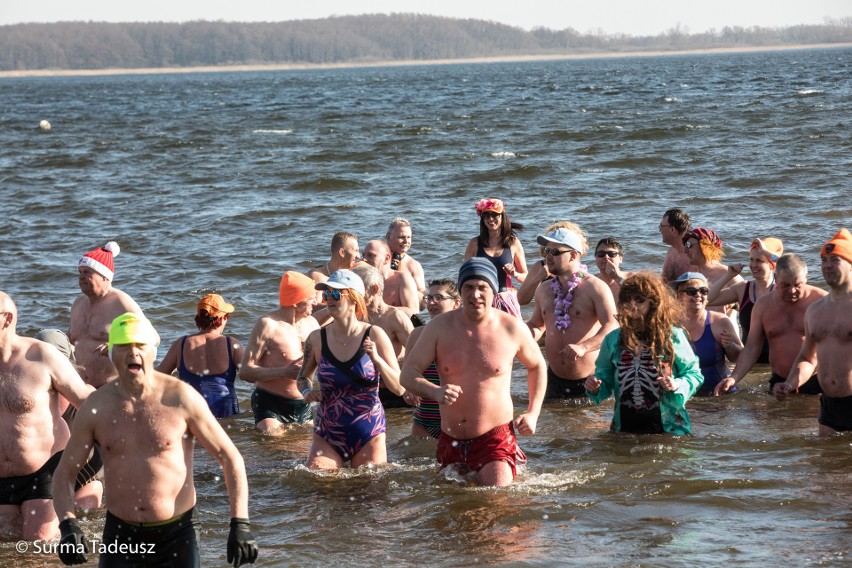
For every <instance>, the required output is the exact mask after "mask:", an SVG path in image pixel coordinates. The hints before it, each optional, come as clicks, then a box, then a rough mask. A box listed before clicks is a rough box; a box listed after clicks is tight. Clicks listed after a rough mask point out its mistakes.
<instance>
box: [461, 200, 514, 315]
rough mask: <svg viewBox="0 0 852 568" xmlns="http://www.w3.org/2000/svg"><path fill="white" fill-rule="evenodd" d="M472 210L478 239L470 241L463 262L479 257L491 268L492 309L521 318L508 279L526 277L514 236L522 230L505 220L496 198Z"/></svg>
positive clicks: (502, 208)
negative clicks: (494, 279)
mask: <svg viewBox="0 0 852 568" xmlns="http://www.w3.org/2000/svg"><path fill="white" fill-rule="evenodd" d="M474 207H475V208H476V214H477V215H478V216H479V236H478V237H474V238H472V239H470V242H469V243H468V244H467V250H465V252H464V259H465V260H467V259H469V258H473V257H474V256H481V257H482V258H485V259H487V260H488V261H489V262H491V264H493V265H494V268H496V269H497V275H498V276H499V278H498V283H499V285H500V288H499V291H498V293H497V295H496V296H494V307H495V308H497V309H500V310H502V311H504V312H506V313H509V314H512V315H513V316H516V317H518V318H521V317H522V316H521V305H520V304H519V303H518V293H517V291H516V290H515V288H514V287H513V286H512V277H514V278H515V279H516V280H517V281H518V282H520V283H523V282H524V279H525V278H526V275H527V261H526V257H525V255H524V247H523V246H521V241H520V239H518V234H517V232H518V231H522V230H523V228H524V227H523V225H521V224H519V223H512V221H510V220H509V215H508V214H507V213H506V210H505V209H506V208H505V205H504V204H503V202H502V201H500V200H499V199H481V200H480V201H478V202H477V203H476V204H474Z"/></svg>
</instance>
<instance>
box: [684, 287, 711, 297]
mask: <svg viewBox="0 0 852 568" xmlns="http://www.w3.org/2000/svg"><path fill="white" fill-rule="evenodd" d="M682 291H683V293H684V294H686V295H687V296H690V297H694V296H696V295H697V294H701V295H702V296H706V295H707V294H709V293H710V289H709V288H704V287H701V288H686V289H685V290H682Z"/></svg>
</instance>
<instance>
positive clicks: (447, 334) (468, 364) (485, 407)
mask: <svg viewBox="0 0 852 568" xmlns="http://www.w3.org/2000/svg"><path fill="white" fill-rule="evenodd" d="M458 286H459V290H460V292H461V300H462V306H461V308H460V309H457V310H452V311H450V312H446V313H443V314H439V315H437V316H435V318H434V319H432V320H431V321H430V323H429V324H428V325H427V326H426V327H425V328H424V330H423V332H422V333H421V335H420V338H419V339H418V340H417V344H416V346H415V348H414V349H413V350H412V352H411V353H409V354H408V355H406V357H405V363H404V365H403V368H402V374H401V376H400V381H401V383H402V386H404V387H405V388H406V389H409V390H410V391H412V393H413V394H415V395H417V396H420V397H422V398H425V399H428V400H435V401H437V402H438V403H439V404H440V405H441V434H440V437H439V439H438V450H437V456H438V461H439V462H440V463H441V465H442V466H448V465H451V464H456V463H460V464H465V465H466V466H467V467H469V468H471V469H473V470H475V471H477V472H478V479H479V483H480V484H482V485H495V486H503V485H509V484H511V483H512V480H513V479H514V477H515V475H516V473H517V468H516V466H517V464H518V463H523V462H524V461H525V460H526V458H525V456H524V454H523V452H522V451H521V449H520V447H519V446H518V443H517V440H516V438H515V428H517V430H518V432H519V433H520V434H523V435H532V434H534V433H535V428H536V423H537V421H538V416H539V413H540V411H541V403H542V400H543V399H544V390H545V387H546V383H547V374H546V371H545V362H544V358H543V357H542V355H541V350H540V349H539V347H538V345H537V344H536V342H535V341H534V340H533V338H532V336H531V335H530V333H529V330H527V329H526V328H525V327H524V325H523V323H521V321H520V320H519V319H518V318H516V317H513V316H511V315H509V314H507V313H505V312H502V311H500V310H498V309H495V308H493V307H492V302H493V301H494V296H495V295H496V294H497V290H498V284H497V270H496V269H495V268H494V265H493V264H491V263H490V262H488V261H487V260H486V259H484V258H478V257H474V258H471V259H468V260H467V261H465V263H464V264H462V266H461V268H460V269H459V279H458ZM515 357H517V358H518V359H519V360H520V362H521V363H522V364H523V365H524V366H525V367H526V368H527V385H528V388H529V403H528V404H527V410H526V412H524V413H523V414H521V415H520V416H518V417H517V418H514V419H513V415H514V408H513V404H512V396H511V391H510V385H511V382H512V364H513V362H514V359H515ZM433 361H434V362H436V363H437V365H438V372H439V373H440V380H441V384H440V386H438V385H434V384H432V383H430V382H429V380H428V379H426V378H424V376H423V372H424V371H425V370H426V369H427V367H429V365H430V364H431V363H432V362H433Z"/></svg>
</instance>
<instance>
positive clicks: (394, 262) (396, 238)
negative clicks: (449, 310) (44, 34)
mask: <svg viewBox="0 0 852 568" xmlns="http://www.w3.org/2000/svg"><path fill="white" fill-rule="evenodd" d="M385 239H386V240H387V243H388V247H389V248H390V250H391V269H392V270H399V271H401V272H408V273H409V274H410V275H411V277H412V278H414V283H415V284H416V285H417V296H418V297H419V298H421V300H420V306H419V309H421V310H422V309H423V308H424V307H425V306H426V301H425V300H424V299H423V298H424V297H425V296H426V276H425V275H424V274H423V267H422V266H420V263H419V262H417V261H416V260H414V259H413V258H411V257H410V256H409V255H408V250H409V249H410V248H411V223H410V222H409V221H408V219H405V218H403V217H397V218H395V219H394V220H393V221H391V223H390V225H389V226H388V232H387V234H385Z"/></svg>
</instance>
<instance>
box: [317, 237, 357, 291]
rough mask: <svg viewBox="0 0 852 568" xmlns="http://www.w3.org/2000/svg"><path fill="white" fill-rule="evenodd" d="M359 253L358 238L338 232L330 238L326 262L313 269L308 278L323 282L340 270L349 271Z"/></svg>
mask: <svg viewBox="0 0 852 568" xmlns="http://www.w3.org/2000/svg"><path fill="white" fill-rule="evenodd" d="M359 258H361V252H360V249H359V248H358V237H357V235H353V234H352V233H347V232H346V231H338V232H337V233H334V236H333V237H331V257H330V258H329V259H328V262H326V263H324V264H321V265H319V266H317V267H315V268H313V269H312V270H311V271H310V272H308V276H310V277H311V280H313V281H314V282H325V281H326V280H328V277H329V276H331V275H332V274H334V273H335V272H336V271H338V270H341V269H344V268H345V269H346V270H349V269H350V268H352V267H353V266H355V263H356V262H358V259H359Z"/></svg>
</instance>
